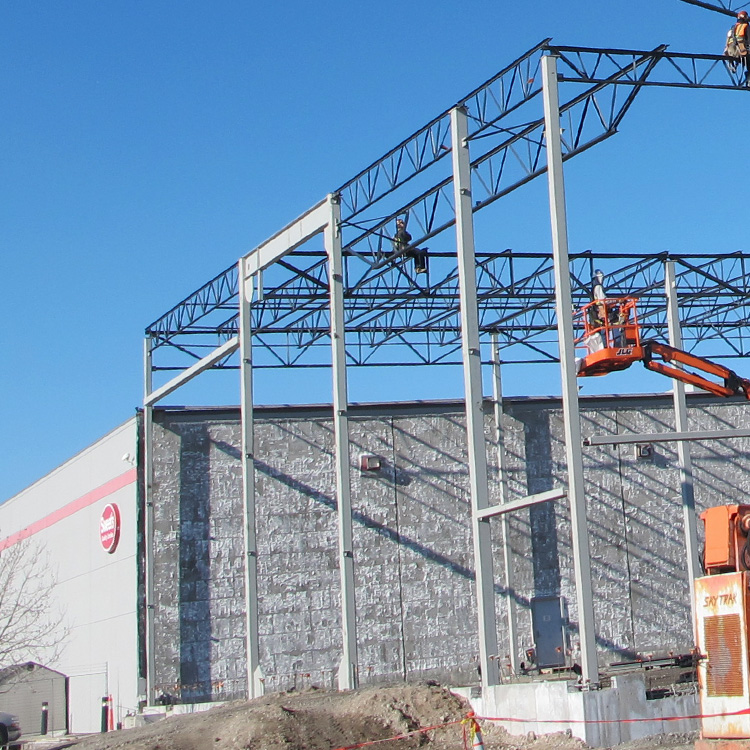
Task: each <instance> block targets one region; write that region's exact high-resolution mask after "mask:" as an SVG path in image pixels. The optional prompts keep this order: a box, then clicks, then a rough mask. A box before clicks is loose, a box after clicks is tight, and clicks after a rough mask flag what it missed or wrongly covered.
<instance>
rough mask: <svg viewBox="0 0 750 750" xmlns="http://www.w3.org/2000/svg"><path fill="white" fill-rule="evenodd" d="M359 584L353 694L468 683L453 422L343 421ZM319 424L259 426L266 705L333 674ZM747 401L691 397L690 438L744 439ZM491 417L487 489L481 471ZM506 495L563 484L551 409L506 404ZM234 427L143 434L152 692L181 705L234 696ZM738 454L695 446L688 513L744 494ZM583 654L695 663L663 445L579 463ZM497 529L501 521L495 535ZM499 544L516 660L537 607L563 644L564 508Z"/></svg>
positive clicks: (469, 573) (635, 400)
mask: <svg viewBox="0 0 750 750" xmlns="http://www.w3.org/2000/svg"><path fill="white" fill-rule="evenodd" d="M351 413H352V415H353V416H352V418H351V420H350V437H351V443H352V448H351V456H352V466H353V467H355V466H356V465H357V464H358V456H359V454H361V453H371V454H375V455H378V456H380V457H381V459H382V468H381V470H380V471H379V472H372V473H369V472H360V471H359V470H358V469H356V468H353V470H352V503H353V521H354V550H355V553H354V554H355V558H354V562H355V580H356V586H357V626H358V655H359V665H360V679H361V681H362V682H368V681H376V680H393V679H402V678H404V677H408V678H410V679H419V678H431V679H436V680H440V681H444V682H450V683H453V684H458V683H471V682H476V681H477V679H478V674H477V668H476V667H477V664H476V655H477V649H478V647H477V637H476V611H475V599H474V591H473V586H474V582H473V576H474V571H473V557H472V546H471V535H470V524H469V499H468V475H467V466H466V460H467V458H466V455H467V454H466V440H465V427H464V418H463V407H462V405H461V404H460V403H434V404H390V405H380V406H371V407H353V408H352V410H351ZM329 415H330V410H326V409H323V408H288V409H272V408H261V409H258V410H257V411H256V461H257V464H256V465H257V477H256V481H257V530H258V543H259V556H258V564H259V574H260V580H259V588H260V600H259V625H260V647H261V661H262V666H263V670H264V673H265V681H266V689H267V690H276V689H286V688H289V687H293V686H297V687H301V686H303V685H306V684H311V683H312V684H320V685H334V684H335V680H336V670H337V668H338V661H339V658H340V638H341V636H340V619H339V612H338V606H339V602H338V592H339V573H338V568H337V563H336V556H337V524H336V513H335V508H336V499H335V489H334V488H335V476H334V464H333V448H334V440H333V428H332V422H331V419H330V416H329ZM749 416H750V415H749V413H748V405H746V404H745V403H738V402H734V401H732V402H722V401H717V400H710V399H707V398H704V397H692V398H691V399H690V417H691V420H692V427H693V429H712V428H726V427H727V426H728V425H734V426H737V427H743V426H746V424H747V422H748V417H749ZM672 428H673V423H672V411H671V398H670V397H668V396H661V397H628V398H617V399H614V398H610V399H607V398H592V399H584V400H582V429H583V433H584V436H586V435H590V434H601V433H606V432H611V433H613V434H617V433H624V432H631V431H638V432H652V431H659V430H668V429H672ZM493 429H494V425H493V420H492V417H491V409H490V408H489V406H488V409H487V419H486V435H487V440H488V443H487V445H488V460H489V462H490V492H491V495H492V497H493V502H494V501H497V500H498V496H497V491H498V488H497V481H496V479H497V468H496V466H497V460H496V449H495V447H494V445H493V438H492V436H493ZM504 429H505V452H506V463H507V471H508V482H509V489H510V492H509V497H510V498H513V497H519V496H522V495H526V494H531V493H535V492H541V491H544V490H548V489H551V488H553V487H555V486H561V485H563V484H564V477H565V457H564V446H563V444H562V440H561V435H562V414H561V410H560V404H559V401H557V400H554V399H536V398H535V399H510V400H508V401H507V403H506V415H505V417H504ZM239 445H240V429H239V413H238V411H237V410H223V411H222V410H193V411H191V410H179V409H175V410H169V409H166V410H158V411H157V412H156V425H155V450H154V471H155V476H154V479H155V482H154V492H155V496H154V498H155V513H156V536H157V538H156V556H155V572H156V582H157V591H156V627H157V644H156V659H157V675H156V683H157V684H159V685H161V686H162V689H163V690H164V691H165V692H169V693H172V694H175V695H176V696H177V697H179V698H181V699H182V700H184V701H187V700H211V699H216V698H224V697H231V696H233V695H241V694H243V693H244V690H245V680H244V668H245V652H244V637H245V625H244V595H243V581H242V576H243V559H242V499H241V481H240V479H241V470H240V453H239ZM747 449H748V444H747V441H742V440H730V441H725V442H723V443H722V444H721V445H719V444H716V443H706V444H700V445H698V444H694V446H693V464H694V470H695V486H696V494H697V502H698V504H699V506H701V507H704V506H707V505H716V504H720V503H722V502H735V501H737V500H738V499H739V500H741V499H742V498H744V497H745V496H747V491H748V489H749V487H748V485H749V484H750V476H749V474H748V471H747V467H748V463H747ZM584 463H585V476H586V482H587V485H586V490H587V506H588V516H589V530H590V534H591V554H592V572H593V578H594V586H595V592H594V602H595V615H596V622H597V643H598V647H599V651H600V659H601V661H602V662H603V663H608V662H612V661H620V660H623V659H629V658H632V657H633V656H634V655H636V654H646V653H665V652H668V651H675V652H686V651H689V650H690V648H691V647H692V635H691V626H690V603H689V601H688V586H687V578H686V573H685V553H684V548H683V532H682V510H681V499H680V493H679V472H678V469H677V457H676V451H675V450H674V446H670V445H668V444H659V445H656V446H654V453H653V456H652V458H651V459H650V460H643V459H639V458H636V456H635V452H634V449H633V446H620V447H614V448H613V447H597V448H589V449H587V450H586V453H585V454H584ZM494 523H497V522H493V524H494ZM511 530H512V534H511V547H512V550H513V553H514V569H515V576H516V586H515V590H514V591H513V592H512V596H513V597H514V599H515V601H516V602H517V604H518V616H519V633H520V635H521V642H520V644H519V646H520V648H522V649H523V648H527V647H529V646H531V645H532V636H531V622H530V608H529V603H530V600H531V599H532V598H533V597H541V596H561V597H562V598H563V599H564V601H565V603H566V605H567V608H568V613H569V618H570V633H571V645H572V646H573V647H575V640H576V632H577V631H576V622H577V612H576V604H575V585H574V571H573V560H572V553H571V539H570V516H569V512H568V510H567V507H566V505H565V503H547V504H544V505H537V506H534V507H532V508H530V509H527V510H525V511H520V512H518V513H516V514H514V516H513V518H512V521H511ZM499 537H500V534H499V528H498V531H497V533H495V534H494V538H495V544H496V554H495V562H496V565H495V591H496V594H497V598H496V602H497V613H498V631H499V638H500V656H501V658H502V657H504V656H505V655H506V654H507V653H508V648H509V646H508V642H507V637H506V627H505V622H506V619H505V618H506V612H505V597H504V594H505V591H504V587H503V580H504V578H503V573H504V571H503V570H502V549H501V547H500V538H499Z"/></svg>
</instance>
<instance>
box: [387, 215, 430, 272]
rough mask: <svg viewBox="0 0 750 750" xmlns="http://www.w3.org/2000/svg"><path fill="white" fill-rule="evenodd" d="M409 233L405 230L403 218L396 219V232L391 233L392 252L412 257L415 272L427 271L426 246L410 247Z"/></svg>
mask: <svg viewBox="0 0 750 750" xmlns="http://www.w3.org/2000/svg"><path fill="white" fill-rule="evenodd" d="M410 243H411V235H410V234H409V232H407V231H406V222H405V221H404V219H396V234H395V235H393V252H394V253H396V254H397V255H406V256H408V257H409V258H414V270H415V271H416V272H417V273H427V248H426V247H412V246H411V244H410Z"/></svg>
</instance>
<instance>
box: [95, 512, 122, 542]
mask: <svg viewBox="0 0 750 750" xmlns="http://www.w3.org/2000/svg"><path fill="white" fill-rule="evenodd" d="M99 541H100V542H101V543H102V547H104V551H105V552H109V553H110V554H111V553H112V552H114V551H115V550H116V549H117V542H119V541H120V509H119V508H118V507H117V506H116V505H115V504H114V503H110V504H109V505H106V506H105V507H104V510H103V511H102V516H101V518H100V519H99Z"/></svg>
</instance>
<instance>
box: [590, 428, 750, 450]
mask: <svg viewBox="0 0 750 750" xmlns="http://www.w3.org/2000/svg"><path fill="white" fill-rule="evenodd" d="M748 437H750V430H747V429H746V430H740V429H737V430H733V429H730V430H693V431H691V432H634V433H632V434H628V435H592V436H591V437H587V438H585V439H584V440H583V445H585V446H597V445H627V444H634V443H678V442H681V441H685V440H695V441H698V442H700V441H703V440H734V439H735V438H748Z"/></svg>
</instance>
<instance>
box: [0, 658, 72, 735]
mask: <svg viewBox="0 0 750 750" xmlns="http://www.w3.org/2000/svg"><path fill="white" fill-rule="evenodd" d="M45 702H46V703H47V704H48V707H49V714H48V721H47V731H48V732H49V733H50V734H52V733H53V732H54V733H55V734H65V733H67V731H68V678H67V677H66V676H65V675H64V674H62V673H61V672H56V671H55V670H54V669H49V668H48V667H43V666H42V665H41V664H36V663H35V662H33V661H29V662H26V663H25V664H16V665H14V666H12V667H5V668H4V669H0V711H7V712H8V713H12V714H16V716H18V718H19V719H20V723H21V731H22V732H23V734H24V737H28V736H29V735H35V734H39V733H40V730H41V724H42V704H43V703H45Z"/></svg>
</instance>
